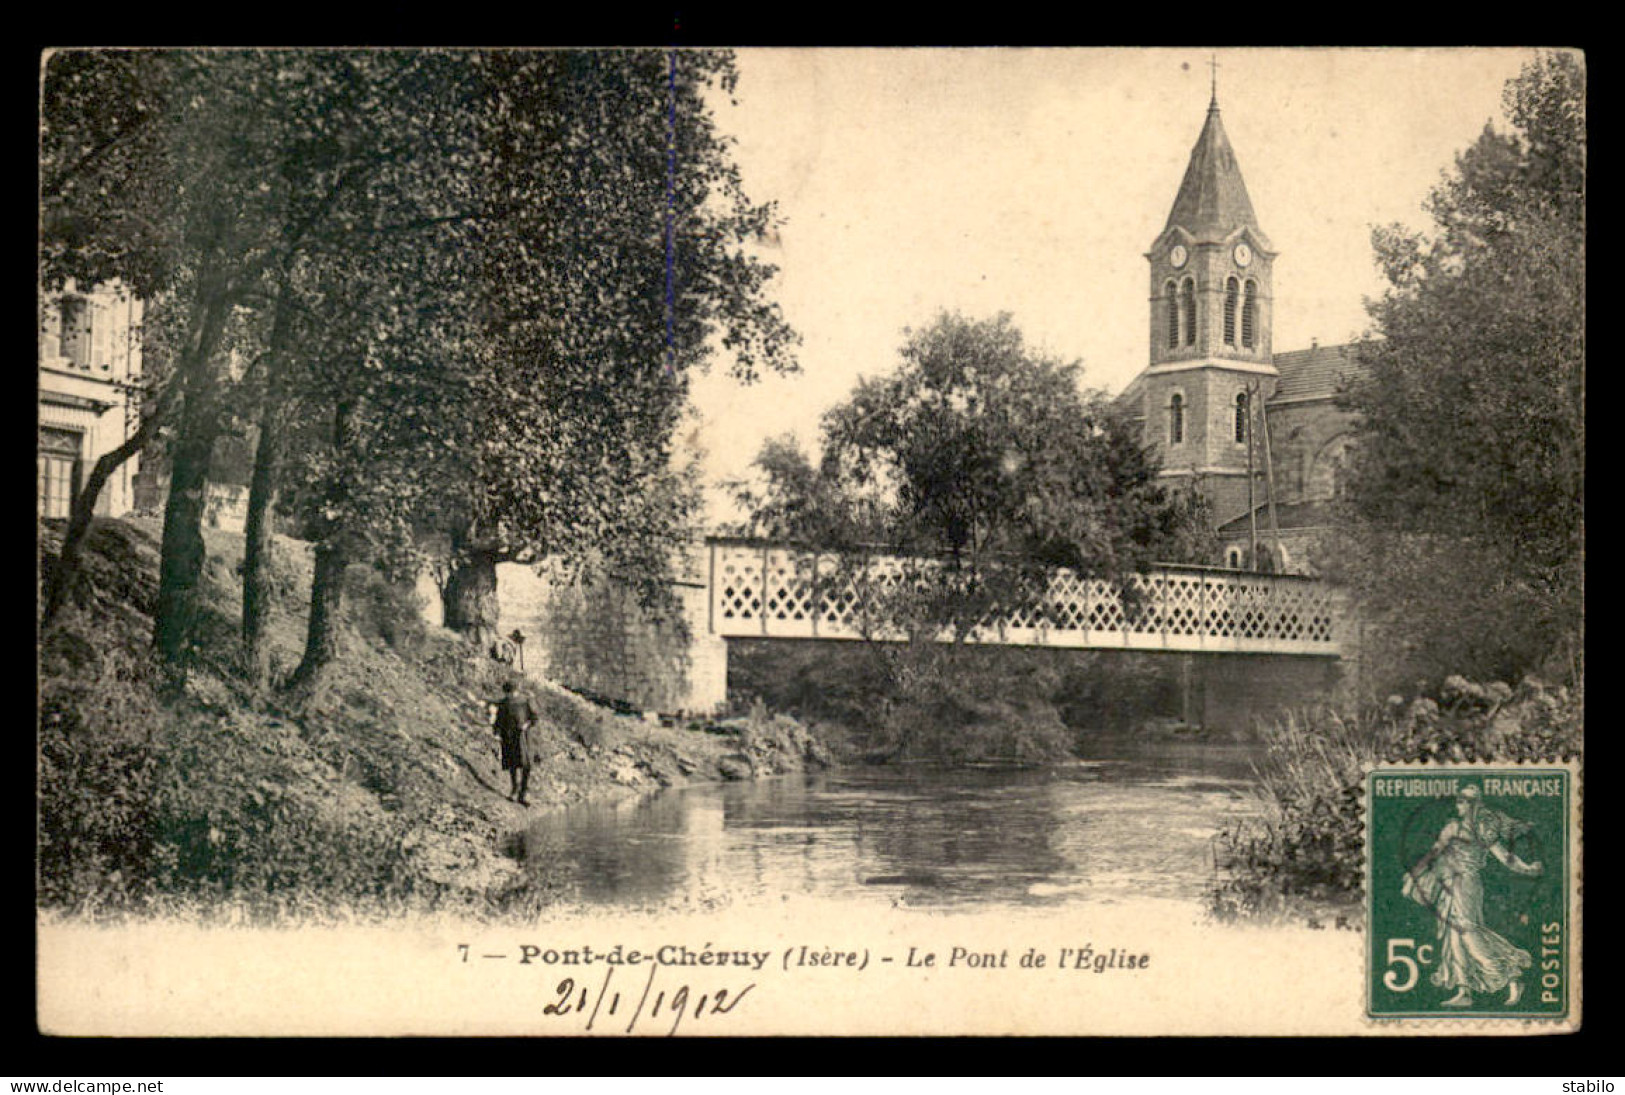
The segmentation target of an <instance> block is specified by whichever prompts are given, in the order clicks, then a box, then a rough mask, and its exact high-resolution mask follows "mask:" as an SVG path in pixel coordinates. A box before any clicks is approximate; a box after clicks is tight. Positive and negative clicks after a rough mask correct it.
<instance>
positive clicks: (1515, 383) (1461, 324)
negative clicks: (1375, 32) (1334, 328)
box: [1334, 53, 1586, 676]
mask: <svg viewBox="0 0 1625 1095" xmlns="http://www.w3.org/2000/svg"><path fill="white" fill-rule="evenodd" d="M1504 103H1505V108H1506V114H1507V118H1508V120H1509V121H1510V122H1511V127H1510V129H1507V130H1504V131H1502V130H1497V129H1494V128H1492V127H1486V128H1485V130H1484V132H1483V134H1482V135H1481V136H1480V137H1479V138H1478V140H1477V141H1476V142H1475V143H1474V144H1473V145H1472V146H1471V147H1470V148H1468V149H1467V150H1466V151H1465V152H1464V153H1462V155H1461V156H1460V157H1459V158H1458V159H1457V162H1456V165H1455V169H1454V170H1453V171H1452V172H1451V173H1449V174H1448V175H1447V176H1446V178H1445V179H1444V181H1443V182H1442V183H1441V184H1440V186H1439V187H1438V188H1437V189H1436V190H1435V191H1434V193H1433V195H1432V198H1431V201H1430V203H1429V211H1430V213H1431V215H1432V218H1433V222H1434V223H1433V228H1432V230H1431V231H1430V232H1428V233H1426V234H1424V233H1417V232H1411V231H1407V230H1404V229H1402V228H1400V227H1398V226H1392V227H1388V228H1382V229H1378V230H1377V231H1376V232H1375V233H1374V235H1373V242H1374V245H1375V248H1376V253H1377V258H1378V261H1379V262H1380V263H1381V265H1382V268H1383V270H1384V272H1385V273H1386V275H1387V278H1388V281H1389V283H1390V288H1389V289H1388V291H1387V292H1386V293H1385V294H1384V295H1383V297H1382V298H1381V299H1380V300H1377V301H1374V302H1372V303H1371V304H1370V305H1369V307H1370V311H1371V315H1372V318H1373V321H1374V323H1373V326H1374V333H1375V335H1376V336H1377V337H1375V338H1373V339H1371V340H1369V341H1368V342H1367V343H1366V344H1365V345H1364V346H1363V347H1362V356H1363V358H1364V360H1365V361H1366V362H1367V363H1368V365H1369V367H1370V372H1369V376H1368V378H1367V379H1366V380H1364V381H1363V382H1362V383H1360V384H1358V385H1357V386H1355V387H1354V388H1353V389H1352V390H1351V391H1350V392H1349V393H1348V394H1347V396H1346V405H1347V406H1348V407H1349V408H1351V409H1353V410H1354V411H1356V412H1357V413H1358V414H1359V416H1360V421H1361V426H1360V430H1359V443H1358V445H1357V446H1356V448H1355V451H1354V454H1353V457H1352V460H1351V463H1350V467H1349V469H1348V475H1347V479H1346V482H1345V484H1344V510H1345V513H1344V518H1345V526H1346V527H1347V528H1348V530H1349V535H1348V537H1347V540H1348V542H1347V543H1344V544H1342V545H1340V546H1339V550H1338V551H1337V552H1335V553H1334V554H1337V555H1341V556H1343V557H1344V564H1343V567H1342V570H1343V573H1344V574H1345V576H1346V577H1348V578H1349V579H1351V580H1352V581H1353V583H1354V584H1355V585H1356V587H1357V588H1358V589H1359V590H1360V592H1361V593H1362V595H1363V598H1364V600H1365V601H1366V603H1367V604H1368V605H1369V606H1370V607H1372V608H1374V609H1376V611H1377V614H1378V616H1379V617H1381V618H1382V619H1384V620H1385V621H1386V626H1388V627H1390V628H1394V629H1397V632H1398V633H1399V634H1400V635H1401V636H1402V641H1401V643H1400V644H1399V646H1400V648H1401V649H1402V650H1403V651H1404V656H1406V657H1409V658H1411V659H1412V660H1413V661H1414V662H1415V668H1416V670H1417V671H1418V672H1421V673H1424V674H1432V675H1439V674H1444V673H1451V672H1456V673H1466V674H1468V675H1473V674H1480V675H1484V674H1488V675H1492V676H1497V675H1498V676H1509V675H1515V674H1517V673H1519V672H1521V671H1522V670H1524V669H1527V668H1529V667H1530V666H1531V665H1533V664H1535V663H1536V662H1538V661H1539V659H1541V658H1542V657H1544V656H1545V655H1546V654H1548V653H1549V652H1550V650H1551V648H1552V645H1553V644H1554V643H1555V642H1557V641H1558V640H1559V639H1560V638H1562V637H1564V636H1569V635H1577V633H1578V629H1579V625H1580V612H1581V604H1580V597H1581V579H1582V537H1583V504H1584V453H1585V423H1584V406H1585V398H1584V373H1585V166H1586V130H1585V74H1584V72H1583V70H1582V67H1581V63H1580V60H1579V58H1578V57H1577V56H1575V55H1573V54H1569V53H1553V54H1548V55H1545V56H1543V57H1542V58H1540V59H1539V60H1537V61H1535V62H1533V63H1532V64H1530V65H1529V66H1527V67H1526V68H1525V70H1524V72H1523V73H1522V74H1521V75H1520V76H1518V77H1517V78H1516V79H1514V80H1512V81H1511V82H1510V83H1509V84H1508V86H1507V89H1506V92H1505V95H1504Z"/></svg>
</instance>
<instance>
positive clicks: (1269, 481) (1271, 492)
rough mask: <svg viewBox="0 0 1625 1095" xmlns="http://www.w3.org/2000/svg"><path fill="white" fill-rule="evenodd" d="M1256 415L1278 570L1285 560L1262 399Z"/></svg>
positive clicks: (1272, 462) (1265, 410)
mask: <svg viewBox="0 0 1625 1095" xmlns="http://www.w3.org/2000/svg"><path fill="white" fill-rule="evenodd" d="M1258 417H1259V418H1260V419H1261V420H1262V421H1263V423H1264V493H1265V496H1266V497H1267V498H1268V500H1269V507H1270V539H1271V540H1272V541H1273V542H1274V545H1275V555H1274V560H1273V561H1274V563H1275V566H1276V568H1277V570H1278V571H1279V568H1280V567H1281V566H1282V565H1283V563H1284V562H1285V560H1284V559H1283V558H1282V556H1281V526H1280V524H1279V523H1278V522H1277V521H1276V519H1275V463H1274V461H1272V460H1271V459H1270V416H1269V411H1268V410H1267V409H1266V408H1265V405H1264V401H1263V400H1262V399H1260V400H1259V401H1258Z"/></svg>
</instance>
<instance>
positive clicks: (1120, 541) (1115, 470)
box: [736, 314, 1211, 762]
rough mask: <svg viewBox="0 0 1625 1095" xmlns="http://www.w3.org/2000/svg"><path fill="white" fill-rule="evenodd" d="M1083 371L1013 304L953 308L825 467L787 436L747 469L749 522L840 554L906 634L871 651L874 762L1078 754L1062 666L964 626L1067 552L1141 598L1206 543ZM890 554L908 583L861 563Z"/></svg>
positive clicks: (1088, 571) (886, 379) (876, 385)
mask: <svg viewBox="0 0 1625 1095" xmlns="http://www.w3.org/2000/svg"><path fill="white" fill-rule="evenodd" d="M1080 375H1081V368H1080V366H1079V365H1078V364H1076V363H1065V362H1062V361H1059V360H1057V359H1055V358H1052V357H1049V356H1046V355H1043V354H1038V353H1034V352H1033V351H1031V350H1029V349H1028V348H1027V346H1026V345H1025V343H1024V341H1023V339H1022V336H1021V333H1020V332H1019V331H1018V330H1017V329H1016V327H1015V326H1014V324H1013V323H1012V321H1011V318H1010V317H1009V316H1008V315H1000V316H997V317H995V318H993V319H988V320H973V319H967V318H965V317H963V316H959V315H950V314H943V315H940V316H938V317H937V318H936V319H935V320H934V321H933V323H932V324H931V325H930V326H929V327H926V328H925V329H923V330H920V331H916V332H912V333H910V334H909V335H908V338H907V341H906V342H905V344H904V346H903V348H902V352H901V355H900V361H899V363H898V367H897V369H896V370H895V371H893V372H891V373H889V374H887V375H885V376H882V377H879V378H876V379H866V380H862V381H860V382H859V384H858V386H857V388H856V390H854V391H853V393H852V395H851V396H850V397H849V398H848V399H847V400H846V401H845V402H843V403H841V404H839V405H837V406H836V407H834V408H833V409H831V410H830V411H829V412H827V413H826V414H825V416H824V419H823V428H822V438H821V440H822V448H823V453H822V457H821V459H820V460H819V462H818V463H817V464H816V465H814V464H813V462H812V461H811V460H809V459H808V458H807V456H806V455H805V454H804V453H803V452H802V451H801V449H800V448H799V446H798V445H797V444H796V443H795V442H794V441H793V440H791V439H774V440H771V441H769V442H768V443H766V444H765V445H764V446H763V448H762V450H761V453H760V455H759V456H758V458H757V460H756V470H757V472H758V476H757V481H756V482H755V483H754V484H742V485H739V486H736V497H737V498H738V499H739V501H740V502H741V503H742V504H743V505H744V506H746V507H747V508H748V510H749V511H750V514H751V521H750V524H749V525H748V526H747V530H748V531H749V532H750V533H752V534H755V535H759V536H766V537H771V538H774V539H780V540H793V541H800V542H802V543H806V544H810V545H812V546H815V547H817V548H819V549H821V550H823V551H830V550H832V549H833V550H837V551H840V552H841V560H842V561H841V562H839V563H837V564H836V566H837V567H838V568H839V569H842V570H844V571H845V573H846V574H849V575H850V576H851V578H852V579H853V580H855V581H857V582H858V583H859V586H860V588H862V589H863V590H864V595H863V597H862V598H861V600H860V608H859V613H860V621H859V626H860V628H862V629H863V630H864V631H865V632H866V633H867V634H869V635H870V636H872V637H876V638H886V639H895V638H899V637H906V638H907V640H908V641H907V642H906V643H898V642H882V643H876V644H874V645H873V646H872V647H869V648H868V655H867V657H866V659H865V660H866V661H867V663H868V668H867V670H866V671H865V672H864V673H862V674H860V676H862V677H864V678H866V679H867V680H868V681H869V682H870V683H871V686H873V687H875V688H877V692H876V694H875V695H874V696H873V702H872V703H869V702H866V703H865V705H864V706H865V709H866V713H865V714H864V715H863V716H861V721H862V722H864V723H865V724H866V725H865V726H864V727H863V729H862V730H860V735H861V737H862V738H863V740H864V747H865V749H866V750H867V752H868V754H869V756H870V757H871V759H891V758H895V757H897V756H900V755H903V754H906V753H912V754H915V755H920V756H928V757H932V758H935V759H938V760H953V759H967V758H975V759H994V758H997V759H1001V760H1006V761H1009V760H1015V761H1021V762H1027V761H1033V760H1039V759H1045V758H1050V757H1054V756H1058V755H1062V754H1064V753H1065V752H1066V751H1067V749H1068V748H1069V747H1070V745H1071V738H1070V732H1069V731H1068V730H1067V729H1066V728H1065V726H1064V725H1063V724H1062V722H1061V720H1060V718H1059V716H1058V714H1057V712H1056V709H1055V707H1054V706H1053V704H1052V703H1051V702H1050V698H1049V697H1050V695H1051V694H1053V692H1054V690H1055V688H1056V687H1058V682H1057V681H1056V680H1055V679H1052V669H1053V667H1052V666H1050V665H1049V663H1041V662H1029V663H1019V664H1020V665H1021V666H1022V668H1020V669H1019V670H1016V673H1017V676H1019V677H1020V678H1021V679H1020V683H1015V679H1014V678H1013V677H1012V676H1011V675H1010V674H1011V672H1012V662H1011V661H1010V660H1009V659H1007V658H1001V659H1000V660H999V661H998V663H997V664H996V665H990V664H989V663H987V662H985V661H983V660H982V659H981V658H979V657H975V656H967V655H966V653H965V650H964V647H963V644H964V642H965V640H967V639H968V638H969V637H970V635H971V634H972V632H973V631H974V630H975V629H977V628H978V627H980V626H984V625H985V624H986V623H987V622H988V621H989V620H996V619H999V618H1001V617H1002V616H1004V615H1005V614H1006V613H1008V612H1010V611H1011V610H1015V609H1024V608H1032V607H1033V606H1035V605H1036V604H1038V603H1041V601H1042V597H1043V595H1044V594H1045V593H1046V592H1047V590H1048V588H1049V583H1050V581H1051V579H1052V578H1053V575H1054V571H1055V569H1056V568H1057V567H1067V568H1070V569H1072V570H1073V571H1075V572H1077V573H1080V574H1083V575H1087V576H1093V577H1104V578H1107V579H1116V580H1119V585H1120V588H1123V589H1124V591H1125V595H1128V590H1129V589H1131V588H1132V587H1129V586H1128V585H1127V583H1126V582H1123V581H1122V579H1125V578H1126V577H1127V575H1128V573H1129V572H1131V571H1136V570H1140V569H1143V568H1145V567H1146V566H1148V565H1150V564H1151V563H1153V562H1181V561H1185V560H1187V559H1192V558H1205V557H1206V554H1205V552H1206V551H1207V550H1209V547H1210V544H1209V543H1208V541H1210V540H1211V533H1210V532H1209V531H1208V527H1207V525H1206V524H1205V521H1204V515H1203V513H1202V511H1201V509H1200V507H1199V506H1193V503H1192V501H1191V499H1190V498H1187V497H1185V496H1182V495H1177V494H1170V493H1169V492H1168V491H1166V490H1165V489H1164V488H1163V487H1161V486H1160V485H1159V484H1158V482H1157V471H1158V469H1157V467H1156V465H1155V463H1154V461H1153V460H1152V459H1151V458H1150V456H1149V454H1148V452H1147V450H1146V449H1145V447H1144V446H1143V444H1142V443H1141V439H1140V430H1139V428H1138V426H1137V424H1135V423H1134V422H1132V421H1131V420H1129V419H1128V418H1127V417H1126V416H1125V415H1123V414H1122V413H1121V412H1120V411H1119V410H1118V409H1117V408H1115V407H1114V406H1113V404H1112V402H1111V401H1110V400H1109V399H1107V398H1106V396H1105V395H1104V394H1103V393H1100V392H1098V391H1085V390H1083V389H1082V388H1081V387H1080ZM877 551H878V552H884V553H887V554H892V555H895V556H899V557H901V558H900V561H899V562H898V564H896V566H897V571H896V574H897V578H896V579H895V580H893V578H892V576H891V575H892V571H891V569H890V568H888V570H887V572H886V573H887V578H885V579H883V580H881V581H866V580H865V578H866V576H867V573H868V572H867V568H866V556H867V555H869V554H872V553H874V552H877ZM825 558H826V559H827V558H828V556H825ZM945 635H946V636H949V637H951V638H952V639H953V640H954V641H953V642H951V643H943V642H941V641H939V640H940V639H942V638H943V637H944V636H945ZM1029 671H1031V672H1029Z"/></svg>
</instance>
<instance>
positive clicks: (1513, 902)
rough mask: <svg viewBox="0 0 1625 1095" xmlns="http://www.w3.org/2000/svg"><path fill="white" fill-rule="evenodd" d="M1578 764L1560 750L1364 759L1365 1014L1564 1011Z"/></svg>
mask: <svg viewBox="0 0 1625 1095" xmlns="http://www.w3.org/2000/svg"><path fill="white" fill-rule="evenodd" d="M1575 775H1576V773H1575V771H1574V769H1573V768H1572V767H1570V766H1568V765H1556V764H1552V765H1512V766H1505V767H1495V766H1489V765H1484V764H1462V765H1423V766H1393V767H1386V766H1385V767H1379V768H1376V769H1374V770H1373V771H1372V772H1371V773H1370V776H1369V777H1368V779H1367V781H1366V852H1367V854H1366V924H1367V928H1368V930H1367V943H1368V945H1367V949H1366V963H1367V964H1366V1011H1367V1015H1369V1016H1370V1017H1371V1018H1373V1019H1392V1018H1431V1017H1447V1016H1457V1017H1459V1016H1470V1017H1472V1018H1474V1019H1499V1018H1508V1019H1563V1018H1567V1017H1569V1016H1570V1013H1571V1010H1572V1006H1573V1002H1574V1000H1575V999H1576V995H1575V990H1576V981H1577V979H1578V978H1577V974H1578V970H1577V968H1576V964H1575V963H1576V960H1577V956H1578V954H1579V950H1578V947H1577V944H1576V939H1575V934H1576V931H1575V929H1576V925H1575V923H1574V912H1575V907H1576V906H1575V897H1576V893H1575V890H1576V883H1577V879H1578V872H1577V871H1575V869H1574V865H1575V855H1576V850H1577V848H1576V845H1577V837H1578V834H1577V832H1576V824H1575V818H1576V817H1577V812H1576V810H1575V795H1576V787H1575V782H1576V780H1575Z"/></svg>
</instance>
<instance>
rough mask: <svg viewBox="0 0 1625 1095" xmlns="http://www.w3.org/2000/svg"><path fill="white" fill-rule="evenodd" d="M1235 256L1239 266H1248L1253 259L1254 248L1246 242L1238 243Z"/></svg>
mask: <svg viewBox="0 0 1625 1095" xmlns="http://www.w3.org/2000/svg"><path fill="white" fill-rule="evenodd" d="M1235 256H1236V265H1237V266H1246V265H1247V264H1248V263H1249V262H1252V261H1253V249H1252V248H1251V247H1248V246H1247V245H1246V244H1245V243H1238V244H1236V250H1235Z"/></svg>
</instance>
